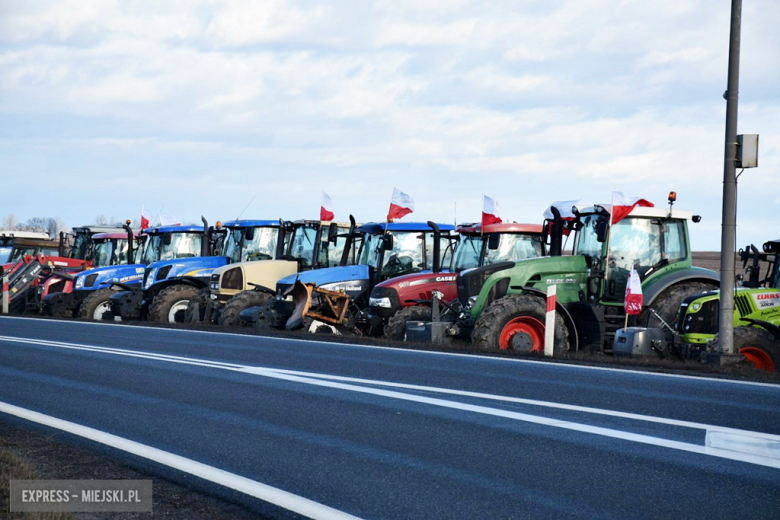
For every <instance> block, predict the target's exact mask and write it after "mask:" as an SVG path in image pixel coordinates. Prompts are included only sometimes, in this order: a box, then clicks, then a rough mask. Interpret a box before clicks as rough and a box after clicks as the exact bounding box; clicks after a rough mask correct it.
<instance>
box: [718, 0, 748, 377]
mask: <svg viewBox="0 0 780 520" xmlns="http://www.w3.org/2000/svg"><path fill="white" fill-rule="evenodd" d="M741 24H742V0H731V41H730V43H729V77H728V87H727V90H726V94H725V96H726V154H725V160H724V164H723V220H722V226H723V230H722V235H721V242H720V327H719V329H718V333H719V336H720V354H721V364H722V363H723V362H724V361H725V360H724V359H723V356H731V355H734V354H736V353H735V352H734V279H735V278H734V276H735V274H734V251H735V249H736V228H737V222H736V218H737V212H736V199H737V179H736V170H737V103H738V100H739V43H740V28H741Z"/></svg>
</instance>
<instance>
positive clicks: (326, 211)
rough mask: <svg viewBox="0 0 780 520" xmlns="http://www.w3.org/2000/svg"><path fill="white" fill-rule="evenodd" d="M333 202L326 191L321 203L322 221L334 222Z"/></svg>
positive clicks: (323, 193)
mask: <svg viewBox="0 0 780 520" xmlns="http://www.w3.org/2000/svg"><path fill="white" fill-rule="evenodd" d="M333 217H334V215H333V201H332V200H330V197H329V196H328V194H327V193H325V192H324V191H323V192H322V201H321V202H320V220H326V221H331V220H333Z"/></svg>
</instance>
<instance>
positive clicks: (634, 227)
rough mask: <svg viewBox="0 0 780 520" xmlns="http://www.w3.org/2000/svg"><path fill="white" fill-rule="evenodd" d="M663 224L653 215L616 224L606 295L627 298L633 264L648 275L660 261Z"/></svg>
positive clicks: (611, 242) (640, 274)
mask: <svg viewBox="0 0 780 520" xmlns="http://www.w3.org/2000/svg"><path fill="white" fill-rule="evenodd" d="M663 226H664V223H663V222H662V221H661V220H656V219H649V218H625V219H623V220H621V221H620V222H618V223H617V224H614V225H613V226H612V229H611V231H610V239H609V256H608V257H607V279H608V280H609V286H608V287H609V290H608V291H607V294H606V295H605V299H608V300H614V301H623V298H624V295H625V291H626V283H627V281H628V275H629V274H630V273H631V269H632V268H634V269H636V271H637V273H639V276H640V278H644V276H645V275H646V274H647V272H648V271H650V269H652V268H657V267H658V266H659V265H660V263H661V260H662V256H661V238H662V236H663V229H662V228H663ZM678 238H679V234H678ZM664 240H665V239H664ZM665 241H666V240H665ZM679 254H680V251H679V249H678V252H677V255H678V256H679ZM668 260H669V261H671V259H668Z"/></svg>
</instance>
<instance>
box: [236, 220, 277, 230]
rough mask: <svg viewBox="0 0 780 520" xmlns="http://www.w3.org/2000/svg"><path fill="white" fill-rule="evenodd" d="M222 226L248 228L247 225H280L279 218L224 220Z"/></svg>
mask: <svg viewBox="0 0 780 520" xmlns="http://www.w3.org/2000/svg"><path fill="white" fill-rule="evenodd" d="M222 227H226V228H246V227H277V228H278V227H279V220H230V221H228V222H224V223H223V224H222Z"/></svg>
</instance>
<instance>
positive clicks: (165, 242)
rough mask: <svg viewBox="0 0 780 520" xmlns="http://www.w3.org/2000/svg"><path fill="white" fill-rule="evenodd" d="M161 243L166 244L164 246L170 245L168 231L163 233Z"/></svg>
mask: <svg viewBox="0 0 780 520" xmlns="http://www.w3.org/2000/svg"><path fill="white" fill-rule="evenodd" d="M162 243H163V244H164V245H166V246H169V245H171V234H170V233H163V236H162Z"/></svg>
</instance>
